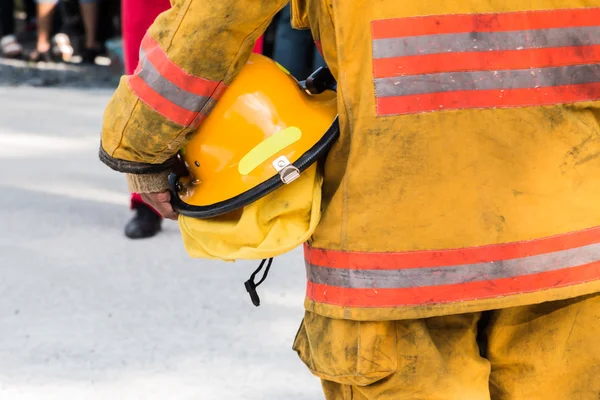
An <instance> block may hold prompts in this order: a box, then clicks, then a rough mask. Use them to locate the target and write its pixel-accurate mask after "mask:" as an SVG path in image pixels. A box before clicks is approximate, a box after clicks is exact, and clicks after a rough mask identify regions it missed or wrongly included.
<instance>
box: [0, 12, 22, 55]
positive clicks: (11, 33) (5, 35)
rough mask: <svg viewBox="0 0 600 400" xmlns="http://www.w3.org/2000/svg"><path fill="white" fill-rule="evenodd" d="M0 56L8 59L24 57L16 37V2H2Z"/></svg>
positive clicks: (0, 13)
mask: <svg viewBox="0 0 600 400" xmlns="http://www.w3.org/2000/svg"><path fill="white" fill-rule="evenodd" d="M0 55H1V56H2V57H7V58H17V57H21V56H22V55H23V47H21V44H20V43H19V42H18V41H17V37H16V36H15V5H14V0H0Z"/></svg>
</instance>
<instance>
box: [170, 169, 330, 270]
mask: <svg viewBox="0 0 600 400" xmlns="http://www.w3.org/2000/svg"><path fill="white" fill-rule="evenodd" d="M322 182H323V179H322V177H321V175H320V174H319V173H318V172H317V165H316V164H315V165H313V166H312V167H310V168H309V169H307V170H306V171H304V172H303V173H302V174H301V175H300V177H299V178H298V179H297V180H295V181H293V182H292V183H290V184H288V185H284V186H282V187H280V188H279V189H277V190H275V191H274V192H272V193H270V194H268V195H267V196H265V197H263V198H262V199H260V200H258V201H255V202H254V203H252V204H250V205H248V206H247V207H245V208H244V209H243V210H240V211H239V212H238V211H235V212H231V213H229V214H226V215H223V216H220V217H216V218H212V219H197V218H189V217H184V216H180V217H179V227H180V229H181V234H182V237H183V243H184V245H185V249H186V250H187V252H188V254H189V255H190V256H191V257H198V258H209V259H220V260H226V261H234V260H240V259H246V260H248V259H249V260H257V259H265V258H271V257H276V256H278V255H281V254H283V253H286V252H288V251H290V250H292V249H294V248H296V247H298V246H299V245H300V244H302V243H304V242H305V241H306V240H307V239H308V238H309V237H310V236H311V235H312V233H313V232H314V230H315V228H316V227H317V224H318V223H319V218H320V216H321V214H320V210H321V184H322Z"/></svg>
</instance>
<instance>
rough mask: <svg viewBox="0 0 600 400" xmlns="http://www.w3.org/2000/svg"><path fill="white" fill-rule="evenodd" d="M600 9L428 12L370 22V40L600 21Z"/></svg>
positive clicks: (535, 27)
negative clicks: (426, 14) (479, 12)
mask: <svg viewBox="0 0 600 400" xmlns="http://www.w3.org/2000/svg"><path fill="white" fill-rule="evenodd" d="M599 21H600V8H578V9H566V10H564V9H563V10H542V11H522V12H509V13H493V14H492V13H490V14H460V15H431V16H424V17H411V18H395V19H384V20H379V21H373V25H372V32H373V39H387V38H396V37H406V36H420V35H438V34H444V33H459V32H501V31H517V30H525V29H548V28H564V27H580V26H597V25H599V24H600V22H599Z"/></svg>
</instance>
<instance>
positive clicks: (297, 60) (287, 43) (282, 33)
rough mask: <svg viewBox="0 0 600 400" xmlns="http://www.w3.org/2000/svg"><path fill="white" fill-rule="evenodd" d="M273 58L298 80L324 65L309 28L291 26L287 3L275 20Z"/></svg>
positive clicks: (289, 10)
mask: <svg viewBox="0 0 600 400" xmlns="http://www.w3.org/2000/svg"><path fill="white" fill-rule="evenodd" d="M273 59H274V60H275V61H277V62H278V63H279V64H281V65H283V66H284V67H285V68H286V69H287V70H288V71H289V72H290V74H292V75H293V76H294V77H295V78H296V79H298V80H304V79H306V78H307V77H308V76H309V75H310V74H311V73H313V72H314V71H315V70H316V69H317V68H319V67H321V66H323V65H325V61H324V60H323V57H321V54H319V51H318V49H317V46H315V43H314V41H313V37H312V34H311V32H310V30H297V29H293V28H292V24H291V9H290V6H289V5H287V6H286V7H285V8H284V9H283V10H281V12H280V13H279V17H278V19H277V21H276V22H275V41H274V44H273Z"/></svg>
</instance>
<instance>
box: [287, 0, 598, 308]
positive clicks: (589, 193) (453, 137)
mask: <svg viewBox="0 0 600 400" xmlns="http://www.w3.org/2000/svg"><path fill="white" fill-rule="evenodd" d="M298 4H304V8H305V11H303V12H306V13H307V15H308V19H309V20H310V24H311V27H313V32H314V29H315V27H317V29H318V31H319V32H318V36H317V37H319V38H320V40H321V44H322V47H323V53H324V57H325V60H326V62H327V64H328V65H329V66H330V68H331V69H332V71H333V72H334V74H335V75H336V78H337V80H338V99H339V102H340V105H339V106H338V109H339V110H340V128H341V137H340V139H339V140H338V142H337V143H336V144H335V145H334V147H333V148H332V150H331V151H330V153H329V155H328V158H327V163H326V165H325V171H326V174H325V179H324V184H323V205H324V207H323V215H322V219H321V223H320V224H319V226H318V227H317V230H316V231H315V234H314V235H313V237H312V241H311V245H312V246H313V247H315V248H323V249H332V250H341V251H359V252H402V251H418V250H437V249H439V250H443V249H454V248H467V247H475V246H483V245H490V244H499V243H508V242H518V241H524V240H531V239H537V238H541V237H546V236H552V235H557V234H562V233H566V232H571V231H577V230H581V229H586V228H590V227H595V226H599V225H600V202H599V201H598V198H600V179H598V176H600V157H597V155H598V154H600V135H599V134H598V132H600V125H599V123H598V117H599V116H600V111H599V106H600V103H599V102H583V103H577V104H568V105H553V106H545V107H521V108H509V109H501V108H493V109H485V110H480V109H467V110H451V111H440V112H427V113H420V114H413V115H400V116H389V117H377V116H376V104H375V87H374V77H373V60H372V51H373V46H372V35H371V23H372V21H374V20H380V19H391V18H407V17H419V16H429V15H448V14H469V13H493V12H510V11H524V10H525V11H526V10H544V9H570V8H581V7H600V0H532V1H528V2H523V1H520V0H453V1H437V2H436V1H412V2H406V1H404V2H398V1H386V2H373V1H370V0H357V1H352V2H345V3H344V2H340V1H336V0H322V1H310V0H308V1H303V2H298ZM300 14H302V12H301V13H300ZM349 26H352V29H349V28H348V27H349ZM365 229H366V231H365ZM599 286H600V284H599V283H598V282H589V283H585V284H583V285H581V286H580V287H578V288H576V289H575V288H573V289H565V290H563V289H554V288H548V289H550V290H545V291H542V292H540V293H537V294H532V295H529V294H527V295H523V296H522V297H521V298H518V297H501V298H497V299H494V300H491V301H488V300H485V301H479V300H474V301H473V302H467V303H460V302H457V303H450V304H436V305H433V306H429V305H428V306H420V305H415V306H411V307H402V308H397V309H394V308H388V309H354V308H349V307H347V308H342V307H338V306H329V305H325V304H314V303H311V302H307V305H308V306H309V309H310V310H313V311H315V312H318V313H320V314H321V315H324V316H329V317H335V318H346V319H353V320H374V319H378V320H380V319H395V318H398V316H400V318H403V317H414V316H417V315H427V316H435V315H444V314H454V313H464V312H468V311H470V310H473V309H474V308H475V309H481V308H479V307H482V306H484V307H485V308H484V309H496V308H501V307H508V306H514V305H522V304H532V303H537V302H541V301H548V300H556V299H559V298H563V297H562V296H567V297H568V296H571V295H581V294H585V293H590V292H594V291H597V290H598V287H599ZM423 290H427V289H426V288H425V289H423Z"/></svg>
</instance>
